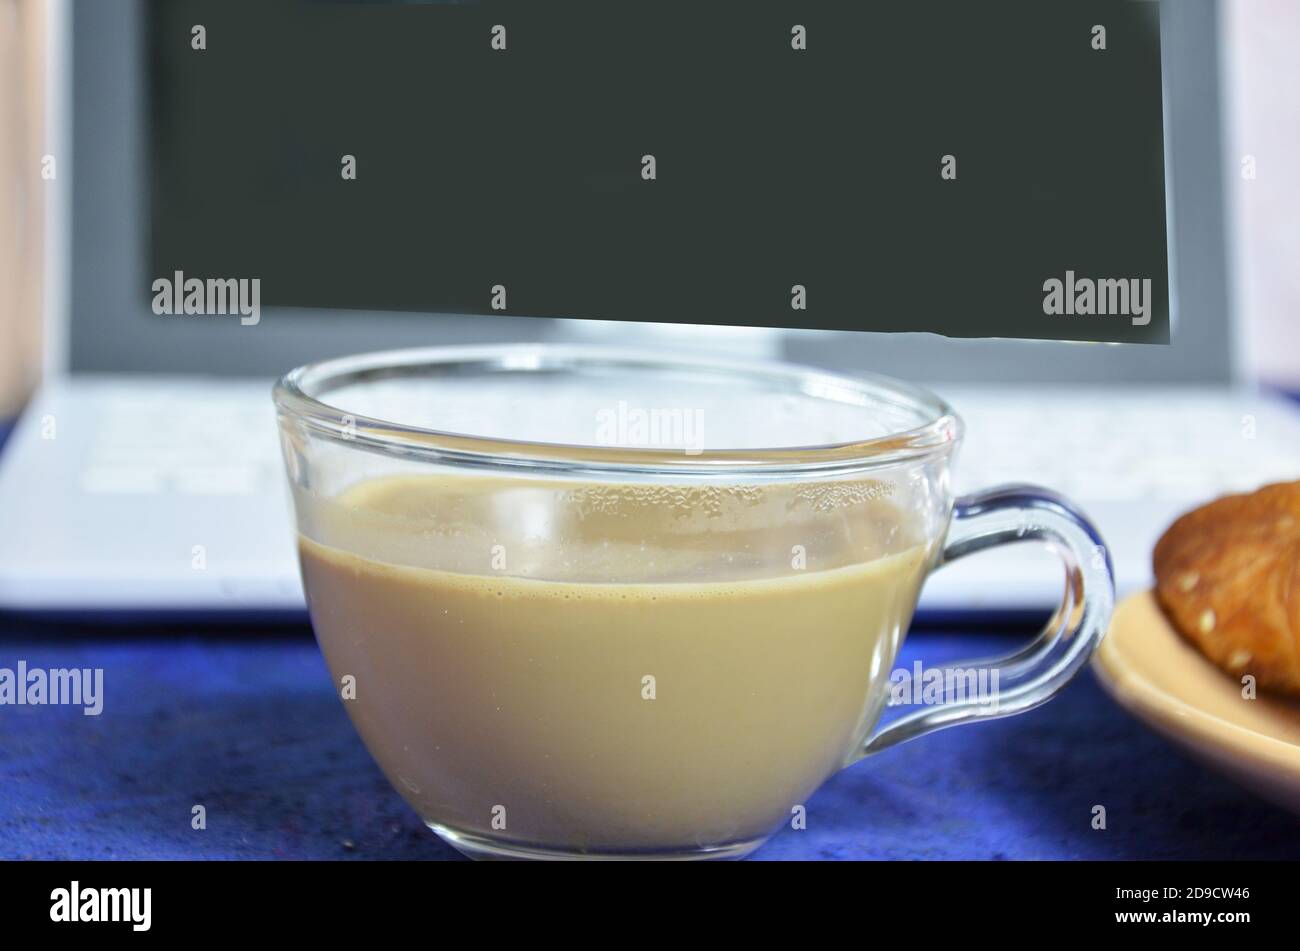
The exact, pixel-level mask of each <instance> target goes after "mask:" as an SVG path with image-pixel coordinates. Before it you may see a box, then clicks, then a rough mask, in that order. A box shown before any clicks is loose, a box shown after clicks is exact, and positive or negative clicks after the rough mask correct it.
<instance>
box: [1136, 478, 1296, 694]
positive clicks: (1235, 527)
mask: <svg viewBox="0 0 1300 951" xmlns="http://www.w3.org/2000/svg"><path fill="white" fill-rule="evenodd" d="M1152 560H1153V564H1154V568H1155V576H1156V595H1157V598H1158V599H1159V601H1160V604H1161V606H1162V607H1163V608H1164V611H1165V613H1166V614H1167V615H1168V617H1169V619H1170V620H1171V621H1172V623H1173V625H1174V627H1176V628H1177V629H1178V630H1179V632H1180V633H1182V635H1183V636H1184V637H1185V638H1187V640H1189V641H1190V642H1191V643H1192V644H1194V645H1195V646H1196V647H1197V649H1199V650H1200V651H1201V653H1202V654H1204V655H1205V656H1206V657H1207V658H1209V659H1210V661H1212V662H1213V663H1214V664H1215V665H1217V666H1218V667H1220V668H1221V669H1223V670H1225V671H1227V672H1228V673H1229V674H1232V675H1233V676H1234V677H1244V676H1246V675H1252V676H1254V678H1255V682H1256V683H1257V684H1258V685H1259V686H1260V687H1261V688H1268V689H1272V690H1277V691H1281V692H1284V693H1288V694H1291V695H1293V696H1300V482H1285V483H1278V484H1276V485H1268V486H1265V487H1264V488H1262V489H1259V490H1258V491H1256V492H1252V493H1250V494H1248V495H1229V496H1226V497H1224V498H1221V499H1218V500H1216V501H1214V502H1211V503H1209V504H1208V505H1203V506H1201V507H1200V508H1198V509H1194V510H1193V511H1191V512H1188V513H1187V514H1186V515H1183V516H1182V517H1181V518H1179V519H1178V520H1177V521H1175V522H1174V524H1173V525H1171V526H1170V527H1169V530H1168V531H1166V532H1165V533H1164V535H1163V536H1162V537H1161V538H1160V541H1159V542H1157V543H1156V547H1155V552H1154V556H1153V559H1152Z"/></svg>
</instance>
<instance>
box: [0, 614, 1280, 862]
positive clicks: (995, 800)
mask: <svg viewBox="0 0 1300 951" xmlns="http://www.w3.org/2000/svg"><path fill="white" fill-rule="evenodd" d="M1009 644H1010V641H1009V638H1008V637H1007V635H1006V633H1005V632H998V631H983V632H978V631H976V632H972V631H962V632H957V631H922V632H919V633H915V634H914V635H913V637H912V638H911V639H910V640H909V643H908V645H907V647H906V649H905V653H904V656H903V658H902V659H901V661H900V663H902V664H910V663H911V660H912V658H913V657H917V656H923V657H925V658H926V659H927V661H928V662H933V663H940V662H943V661H945V660H948V661H951V660H955V659H959V658H960V657H962V656H972V655H975V656H980V655H987V654H988V653H992V652H997V651H1001V650H1003V649H1005V648H1006V647H1008V646H1009ZM19 659H22V660H26V661H27V662H28V664H29V666H40V667H45V668H49V667H102V668H104V672H105V673H104V678H105V684H104V694H105V708H104V712H103V714H102V715H101V716H98V717H87V716H83V715H82V713H81V711H80V708H69V707H4V708H0V858H6V859H12V858H25V857H33V858H211V859H226V858H303V859H306V858H327V859H346V858H353V859H356V858H366V859H373V858H404V859H411V858H425V859H447V858H458V857H459V856H458V855H457V853H455V852H454V851H452V850H451V849H450V848H448V847H447V846H445V845H443V844H442V843H441V842H439V841H438V839H437V838H436V837H435V836H434V835H433V833H431V832H429V831H428V830H426V829H425V828H424V826H423V825H422V824H421V822H420V820H419V819H418V818H417V817H416V816H415V814H414V813H413V812H412V811H411V810H410V809H409V808H408V807H407V806H406V804H405V803H404V802H403V801H402V800H401V799H400V798H399V797H398V795H397V794H396V793H395V792H394V791H393V790H392V789H391V788H390V787H389V784H388V782H387V781H386V780H385V779H384V777H383V775H382V774H381V773H380V772H379V769H378V768H377V767H376V766H375V765H374V763H373V762H372V761H371V759H370V757H369V754H368V753H367V752H366V749H365V747H364V746H363V745H362V743H361V741H360V739H358V737H357V735H356V733H355V731H354V730H353V729H352V726H351V724H350V723H349V722H348V719H347V716H346V714H345V712H344V710H343V707H342V703H341V701H340V700H339V699H338V698H337V696H336V695H335V693H334V691H333V687H332V684H331V682H330V679H329V675H328V673H327V671H326V668H325V665H324V662H323V660H322V658H321V656H320V653H319V651H318V650H317V648H316V645H315V642H314V641H313V640H312V639H311V637H310V635H309V633H308V631H307V629H306V627H305V625H304V626H302V627H289V628H283V627H281V628H277V629H273V630H267V629H246V630H242V631H238V632H236V631H233V630H212V629H205V630H186V629H185V628H183V627H181V628H175V629H171V630H167V631H158V632H123V631H121V630H117V631H105V630H103V629H102V628H89V629H69V628H67V627H61V626H58V625H51V624H48V623H34V622H29V621H20V620H15V619H12V618H11V619H6V620H0V666H9V667H12V666H14V665H15V664H16V662H17V660H19ZM195 804H202V805H203V806H204V807H205V808H206V811H207V829H206V830H203V831H194V830H192V829H191V827H190V818H191V809H192V807H193V806H194V805H195ZM1097 804H1101V805H1104V806H1105V807H1106V811H1107V820H1108V821H1107V828H1106V829H1105V830H1104V831H1098V830H1094V829H1093V828H1092V824H1091V819H1092V810H1093V806H1094V805H1097ZM755 857H756V858H759V859H791V858H798V859H821V858H835V859H851V858H882V859H957V858H975V859H1003V858H1005V859H1046V858H1089V859H1093V858H1128V859H1141V858H1220V857H1227V858H1245V857H1251V858H1289V859H1294V858H1298V857H1300V821H1297V819H1295V818H1294V817H1292V816H1291V815H1289V814H1287V813H1285V812H1283V811H1281V810H1278V809H1276V808H1274V807H1272V806H1270V805H1268V804H1266V803H1264V802H1262V801H1260V800H1258V799H1256V798H1255V797H1254V796H1252V795H1251V794H1249V793H1247V792H1245V791H1244V790H1242V789H1240V788H1238V787H1237V786H1235V785H1234V784H1233V783H1231V782H1229V781H1228V780H1226V779H1223V778H1220V777H1219V776H1217V775H1216V774H1214V773H1213V772H1211V771H1209V770H1208V769H1206V768H1204V767H1202V766H1201V765H1199V764H1198V763H1197V762H1195V761H1193V760H1191V759H1189V758H1188V757H1186V756H1184V755H1183V754H1182V753H1180V752H1178V751H1177V750H1175V749H1174V748H1173V747H1171V746H1169V745H1168V744H1167V743H1166V742H1165V741H1163V740H1162V739H1160V738H1158V737H1157V736H1155V735H1153V734H1152V733H1150V732H1149V731H1148V730H1147V729H1146V728H1145V727H1143V726H1142V725H1141V724H1139V723H1137V722H1135V721H1134V720H1132V719H1131V718H1129V717H1128V716H1127V715H1126V714H1125V713H1124V712H1123V711H1121V710H1120V709H1119V708H1118V707H1116V706H1115V705H1114V704H1113V703H1112V702H1111V701H1110V700H1109V698H1107V697H1106V696H1105V695H1104V694H1103V693H1102V692H1101V690H1100V688H1099V687H1098V686H1097V685H1096V683H1095V682H1094V681H1093V679H1092V676H1091V674H1090V673H1089V674H1085V675H1084V676H1083V677H1082V679H1080V680H1079V681H1076V682H1075V683H1074V684H1073V685H1071V687H1070V688H1069V689H1068V690H1067V691H1066V692H1065V694H1064V695H1063V696H1062V697H1060V698H1059V699H1058V700H1056V701H1055V702H1053V703H1051V704H1048V705H1047V706H1045V707H1042V708H1040V709H1039V710H1036V711H1033V712H1031V713H1029V714H1026V715H1023V716H1019V717H1013V718H1009V719H1005V720H998V721H990V722H987V723H981V724H977V725H973V726H967V727H961V728H957V729H953V730H948V731H945V732H943V733H939V734H936V735H934V736H931V737H928V738H925V739H923V740H919V741H916V742H914V743H908V744H904V745H902V746H900V747H897V748H895V749H893V750H890V751H888V752H885V753H882V754H879V755H878V756H876V757H873V758H870V759H868V760H864V761H863V762H861V763H859V764H857V765H855V766H853V767H851V768H849V769H848V770H846V771H845V772H843V773H841V774H840V775H839V776H838V777H836V778H834V779H832V780H831V781H830V782H829V783H828V784H827V785H826V786H825V787H823V789H822V790H821V791H820V792H819V793H817V795H816V796H814V797H813V799H812V800H811V801H810V802H809V803H808V827H807V829H806V830H802V831H795V830H790V829H787V830H785V831H782V832H781V833H779V834H778V835H777V836H776V837H775V838H773V839H772V841H771V842H770V843H769V844H768V845H766V846H765V847H764V848H763V849H761V850H760V851H759V852H758V853H757V855H756V856H755Z"/></svg>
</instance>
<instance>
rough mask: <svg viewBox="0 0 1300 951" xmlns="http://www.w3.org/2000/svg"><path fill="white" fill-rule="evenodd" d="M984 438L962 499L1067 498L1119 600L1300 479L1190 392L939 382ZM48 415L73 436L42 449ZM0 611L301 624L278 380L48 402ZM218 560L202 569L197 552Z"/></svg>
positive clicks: (974, 592)
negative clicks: (1179, 548)
mask: <svg viewBox="0 0 1300 951" xmlns="http://www.w3.org/2000/svg"><path fill="white" fill-rule="evenodd" d="M934 389H935V390H936V391H937V392H939V393H941V394H942V395H943V396H944V397H945V398H947V399H948V400H949V402H951V403H952V404H953V405H954V406H955V407H956V408H957V409H958V411H959V412H960V414H961V415H962V416H963V418H964V419H965V420H966V423H967V434H966V439H965V441H964V444H963V447H962V449H961V453H960V455H959V457H958V459H957V463H956V465H955V467H954V470H953V486H954V489H955V490H956V491H957V492H959V493H964V492H970V491H974V490H977V489H981V488H986V487H990V486H994V485H998V484H1002V483H1007V482H1029V483H1036V484H1039V485H1043V486H1047V487H1049V488H1052V489H1055V490H1057V491H1059V492H1061V493H1062V494H1064V495H1065V496H1067V497H1069V498H1070V499H1071V500H1072V501H1073V502H1075V503H1076V504H1077V505H1078V507H1079V508H1080V509H1082V510H1083V511H1084V512H1085V513H1086V514H1087V515H1088V516H1089V517H1090V518H1091V519H1092V520H1093V521H1094V522H1095V523H1096V524H1097V525H1098V527H1099V528H1100V530H1101V533H1102V535H1103V536H1104V538H1105V540H1106V544H1107V547H1108V548H1109V550H1110V552H1111V555H1112V557H1113V559H1114V563H1115V567H1116V574H1117V579H1118V586H1119V589H1120V593H1121V595H1122V594H1125V593H1127V592H1128V591H1131V590H1135V589H1137V588H1139V587H1141V586H1145V585H1147V584H1149V583H1150V557H1151V546H1152V545H1153V544H1154V543H1155V540H1156V539H1157V538H1158V537H1159V535H1160V533H1161V532H1162V531H1163V530H1164V529H1165V528H1166V527H1167V526H1168V524H1169V523H1170V522H1171V521H1172V520H1173V519H1174V518H1176V517H1177V516H1178V515H1179V514H1181V513H1182V512H1184V511H1186V510H1187V509H1189V508H1191V507H1193V506H1195V505H1199V504H1201V503H1202V502H1205V501H1207V500H1209V499H1212V498H1215V497H1217V496H1219V495H1222V494H1224V493H1227V492H1232V491H1241V490H1250V489H1253V488H1256V487H1257V486H1259V485H1262V484H1264V483H1267V482H1274V481H1282V480H1292V479H1300V407H1297V406H1296V405H1295V404H1293V403H1286V402H1284V401H1282V400H1281V399H1278V398H1270V399H1261V398H1259V397H1254V396H1251V395H1248V394H1240V395H1239V394H1231V393H1228V392H1226V391H1210V390H1206V389H1199V390H1191V389H1188V390H1177V389H1160V390H1153V389H1146V390H1142V389H1130V390H1125V389H1117V388H1116V387H1114V386H1108V387H1106V388H1105V389H1104V390H1103V389H1099V388H1098V389H1087V390H1085V389H1071V390H1067V389H1047V388H1042V387H1033V388H1024V389H1013V388H1010V387H1004V388H975V387H955V386H938V387H934ZM45 415H49V416H51V417H53V418H54V419H55V422H56V423H57V428H58V436H57V439H48V437H43V436H41V435H40V434H39V433H40V429H41V421H42V418H43V416H45ZM0 495H3V496H6V497H8V498H11V499H15V498H16V499H23V500H24V504H23V505H19V506H16V507H11V508H10V509H9V511H8V520H9V524H8V525H7V531H6V532H0V606H4V605H10V604H12V605H18V606H23V607H32V608H49V607H53V608H60V607H88V608H96V609H98V608H104V607H109V608H111V607H117V606H120V607H123V608H130V609H135V608H145V609H148V608H151V607H160V606H161V607H170V608H176V609H181V610H186V609H193V608H199V609H216V610H220V609H224V608H227V607H231V606H237V607H241V608H247V607H273V608H297V607H301V604H302V594H301V588H300V586H299V582H298V569H297V564H296V559H295V551H294V545H293V534H292V517H291V514H290V508H289V505H288V491H287V485H286V480H285V477H284V474H283V472H282V463H281V460H280V454H279V446H278V439H277V434H276V427H275V418H274V409H273V407H272V404H271V398H270V384H269V382H268V381H260V382H256V383H249V382H205V381H186V380H179V381H177V380H173V381H150V380H148V379H145V378H121V379H113V378H105V379H80V380H73V381H64V382H60V383H59V384H58V385H57V386H54V387H50V388H47V389H46V390H45V391H44V392H43V394H42V395H41V396H40V397H39V398H38V401H37V404H36V405H34V406H33V408H32V410H31V412H29V414H28V415H27V416H25V417H24V422H23V425H20V427H19V430H18V431H17V432H16V433H15V435H14V437H12V438H11V440H10V444H9V445H8V446H7V447H6V450H5V453H4V456H3V457H0ZM196 546H201V548H202V550H203V552H204V553H205V559H206V561H205V567H204V569H203V570H195V569H194V563H193V559H194V552H195V551H196ZM1061 578H1062V576H1061V569H1060V566H1059V564H1057V563H1056V561H1055V560H1054V559H1053V557H1052V556H1050V555H1047V554H1045V553H1044V552H1043V551H1042V550H1041V549H1040V548H1039V547H1038V546H1033V545H1019V546H1010V547H1008V548H1004V549H1001V550H998V551H995V552H987V553H981V554H979V555H978V556H976V557H972V558H969V559H962V560H961V561H959V562H957V563H956V564H954V565H952V566H951V567H948V568H945V569H944V570H942V571H940V572H937V573H936V574H935V576H934V577H933V579H932V580H931V581H929V582H927V584H926V587H925V590H924V592H923V593H922V600H921V609H922V610H923V611H925V610H957V611H967V610H972V609H974V610H982V609H990V610H995V611H996V610H1005V609H1015V608H1033V609H1034V610H1038V609H1040V608H1046V607H1049V606H1050V605H1051V604H1053V603H1055V602H1056V601H1058V600H1059V598H1060V592H1061V584H1062V581H1061Z"/></svg>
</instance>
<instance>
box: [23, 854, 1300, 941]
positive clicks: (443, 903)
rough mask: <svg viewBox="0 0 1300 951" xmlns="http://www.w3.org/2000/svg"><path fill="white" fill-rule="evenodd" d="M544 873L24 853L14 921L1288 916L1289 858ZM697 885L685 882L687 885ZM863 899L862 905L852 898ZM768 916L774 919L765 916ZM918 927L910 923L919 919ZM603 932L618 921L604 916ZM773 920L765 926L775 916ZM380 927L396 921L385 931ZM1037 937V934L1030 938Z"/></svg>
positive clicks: (225, 927)
mask: <svg viewBox="0 0 1300 951" xmlns="http://www.w3.org/2000/svg"><path fill="white" fill-rule="evenodd" d="M595 865H596V863H591V864H586V865H583V864H581V863H573V864H567V865H565V866H564V867H562V868H551V869H547V870H546V871H544V872H538V871H537V870H535V869H529V868H527V867H526V866H523V865H520V866H519V867H515V868H511V869H505V868H501V867H495V868H486V867H478V868H475V867H473V866H467V865H434V864H424V863H333V864H331V863H301V862H278V863H277V862H250V863H237V862H218V863H190V862H122V863H114V862H8V863H4V864H0V879H2V881H0V895H2V896H3V897H2V898H0V915H3V920H4V922H5V930H6V932H7V933H8V934H10V935H14V934H25V933H30V932H44V933H47V934H51V935H55V934H58V933H59V932H66V933H67V935H68V936H69V937H76V938H80V939H87V938H89V939H96V938H99V937H101V936H102V937H108V936H111V935H117V936H126V935H145V934H155V935H163V936H167V937H189V936H201V937H203V938H205V939H214V938H215V939H219V938H224V937H231V938H236V937H245V936H250V935H261V934H266V933H272V934H275V933H285V934H292V935H293V936H294V937H295V938H297V937H304V938H305V937H314V936H316V935H320V936H321V937H328V938H334V939H338V938H340V937H348V936H351V935H357V936H374V935H376V934H383V933H386V931H387V930H388V929H394V928H407V929H415V928H421V927H423V928H425V929H427V928H428V927H429V926H430V925H432V924H435V923H442V922H445V923H447V924H449V925H453V926H454V925H455V923H456V922H460V925H461V926H464V925H468V924H471V923H477V926H478V927H482V926H483V925H485V924H486V925H487V926H488V927H489V928H491V929H492V930H493V931H494V932H496V931H497V929H499V928H501V927H502V926H504V927H505V928H506V929H514V928H522V929H525V930H527V931H530V932H533V933H534V934H537V935H538V936H541V935H545V934H547V933H551V934H554V933H556V931H557V929H560V928H562V929H563V930H564V931H566V932H574V931H575V930H576V931H578V932H581V931H583V930H584V929H585V928H586V927H587V926H588V925H591V926H594V925H595V923H596V921H597V920H598V919H597V917H596V916H597V915H599V917H600V918H608V916H609V915H611V914H614V915H620V916H626V918H627V922H628V925H629V927H630V928H632V929H633V930H634V931H635V930H637V929H639V928H640V927H643V926H644V927H650V928H653V929H654V930H656V931H659V932H660V933H661V934H662V929H663V928H664V927H665V926H666V925H667V924H668V923H669V922H670V921H671V919H672V918H673V917H674V916H676V915H679V914H687V913H689V914H692V915H693V916H700V915H704V916H707V920H713V921H715V922H716V925H717V927H718V928H719V929H721V930H725V931H726V932H727V933H728V934H729V935H731V936H733V937H734V936H735V934H736V933H737V932H741V931H743V930H745V929H746V928H747V927H751V925H749V924H747V923H748V922H752V923H754V924H759V923H762V922H770V920H771V916H772V915H774V914H776V915H780V914H783V912H782V909H785V912H784V913H788V914H797V915H800V916H809V917H810V918H812V919H821V918H823V917H824V916H825V915H826V914H827V913H829V912H832V910H834V911H835V913H836V914H837V915H838V914H847V915H848V916H849V917H850V918H852V919H854V920H856V921H858V922H859V923H864V924H867V925H868V926H869V925H870V921H869V919H870V917H871V916H873V915H880V916H882V923H887V924H888V926H889V930H890V931H891V932H892V931H894V930H895V929H897V928H904V929H906V931H905V932H898V934H899V935H901V934H903V933H910V934H912V935H913V936H918V935H932V936H938V934H939V932H937V931H936V930H935V929H936V928H938V929H942V931H943V933H946V934H954V935H956V934H961V935H977V934H986V935H988V934H1009V933H1014V932H1016V931H1017V930H1018V926H1024V927H1025V928H1027V929H1028V928H1031V927H1032V928H1033V929H1034V930H1037V929H1038V928H1040V927H1043V926H1045V925H1046V926H1050V927H1051V929H1052V931H1053V932H1056V933H1059V934H1061V935H1071V936H1077V935H1079V934H1083V933H1087V934H1091V933H1098V932H1105V933H1113V934H1116V935H1122V934H1124V933H1126V932H1129V933H1144V934H1146V935H1148V936H1152V935H1157V934H1167V935H1169V936H1171V937H1172V936H1177V937H1178V938H1179V939H1180V940H1182V939H1183V938H1185V937H1186V936H1187V935H1188V934H1189V933H1202V934H1207V935H1213V936H1214V937H1215V938H1216V939H1224V940H1232V939H1233V938H1234V937H1237V936H1242V935H1244V934H1246V933H1247V932H1249V931H1250V930H1251V929H1257V928H1261V927H1262V928H1266V929H1267V928H1270V926H1271V927H1272V928H1278V927H1281V926H1282V924H1283V923H1284V922H1287V921H1289V916H1288V915H1287V914H1286V910H1285V909H1284V907H1283V902H1284V900H1285V898H1284V896H1288V895H1290V894H1291V892H1292V887H1293V885H1292V879H1293V874H1294V872H1293V867H1292V866H1291V865H1290V864H1286V863H1278V864H1263V863H1254V864H1233V863H1147V862H1133V863H1091V862H1087V863H1085V862H1079V863H1069V862H1046V863H1017V862H984V863H973V862H972V863H963V862H944V863H886V862H881V863H780V864H769V863H757V862H756V863H745V864H729V865H724V864H722V863H718V864H713V865H712V867H708V868H705V867H697V868H695V869H691V870H683V869H679V870H675V871H668V870H665V869H662V868H656V869H652V868H649V867H648V863H647V864H640V865H638V864H636V863H623V864H621V865H620V867H619V868H617V869H608V868H602V869H597V868H596V867H595ZM682 886H685V887H682ZM846 898H852V900H851V901H850V902H847V903H846V901H845V899H846ZM760 909H763V910H764V911H763V913H762V914H758V915H756V914H755V913H756V912H757V911H759V910H760ZM909 922H911V924H910V925H909V924H908V923H909ZM602 927H604V926H603V925H602ZM763 927H766V925H763ZM377 928H382V929H384V930H382V931H377V930H376V929H377ZM1025 933H1026V934H1027V933H1028V932H1025Z"/></svg>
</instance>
